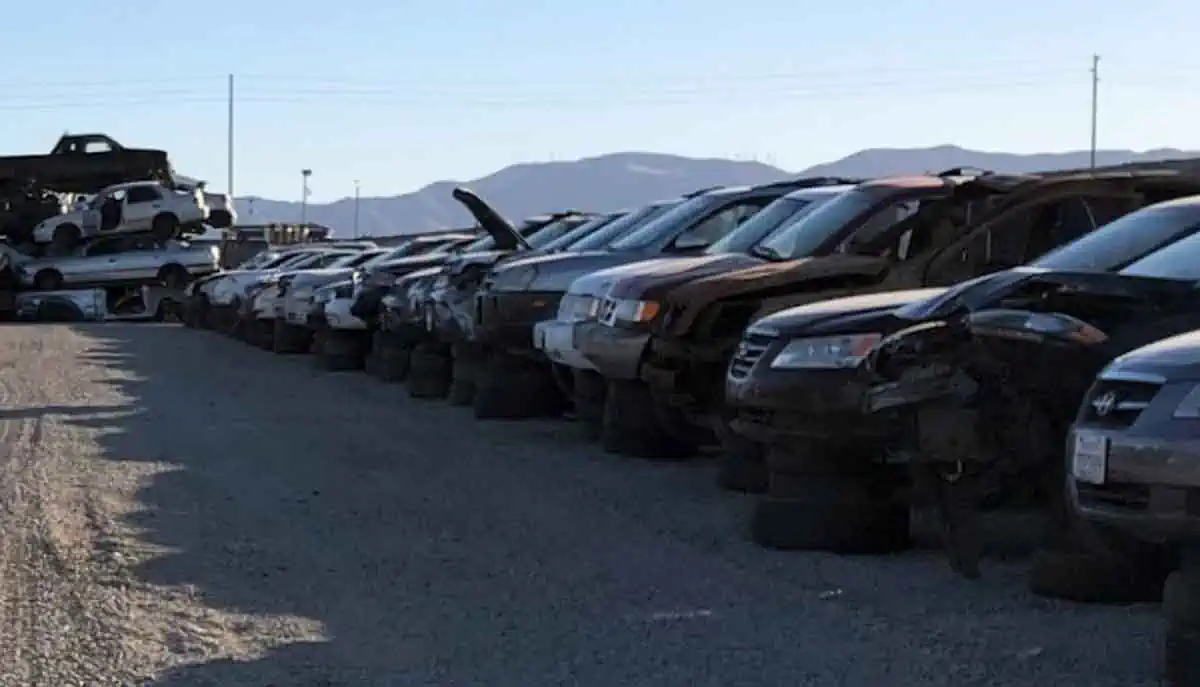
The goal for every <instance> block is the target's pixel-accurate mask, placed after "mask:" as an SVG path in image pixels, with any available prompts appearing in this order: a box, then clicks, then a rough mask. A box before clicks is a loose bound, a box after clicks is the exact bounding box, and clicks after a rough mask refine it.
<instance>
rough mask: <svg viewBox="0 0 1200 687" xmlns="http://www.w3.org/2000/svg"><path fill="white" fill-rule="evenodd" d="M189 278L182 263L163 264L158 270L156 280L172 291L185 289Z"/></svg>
mask: <svg viewBox="0 0 1200 687" xmlns="http://www.w3.org/2000/svg"><path fill="white" fill-rule="evenodd" d="M190 278H191V275H189V274H188V271H187V269H185V268H184V267H183V265H177V264H170V265H163V266H162V267H160V268H159V270H158V280H159V281H160V282H162V284H163V286H165V287H167V288H168V289H172V290H174V291H182V290H184V289H186V288H187V285H188V281H189V280H190Z"/></svg>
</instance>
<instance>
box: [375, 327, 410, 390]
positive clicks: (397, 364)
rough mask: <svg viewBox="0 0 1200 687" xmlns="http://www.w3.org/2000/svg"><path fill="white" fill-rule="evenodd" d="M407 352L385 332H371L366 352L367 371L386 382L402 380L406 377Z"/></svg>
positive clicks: (408, 352) (391, 382) (407, 366)
mask: <svg viewBox="0 0 1200 687" xmlns="http://www.w3.org/2000/svg"><path fill="white" fill-rule="evenodd" d="M409 354H410V351H409V350H408V349H407V348H401V347H400V346H398V345H396V344H395V343H394V342H393V341H392V339H391V337H389V336H388V335H387V334H386V333H385V332H381V331H376V332H373V333H372V334H371V348H370V351H369V352H368V353H367V360H366V368H367V373H368V374H370V375H371V376H372V377H375V378H376V379H378V380H379V381H381V382H385V383H388V384H395V383H398V382H403V381H404V380H405V379H406V378H407V377H408V368H409Z"/></svg>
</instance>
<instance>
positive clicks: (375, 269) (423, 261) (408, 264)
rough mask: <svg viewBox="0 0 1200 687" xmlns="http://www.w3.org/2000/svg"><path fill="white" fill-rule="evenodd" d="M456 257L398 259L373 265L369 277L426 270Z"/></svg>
mask: <svg viewBox="0 0 1200 687" xmlns="http://www.w3.org/2000/svg"><path fill="white" fill-rule="evenodd" d="M454 257H456V256H455V254H454V253H430V254H428V255H410V256H408V257H406V258H396V259H394V260H388V261H386V262H381V263H379V264H378V265H372V266H371V268H370V269H368V270H367V271H366V273H367V275H371V274H376V273H379V272H386V273H388V274H403V273H405V272H410V271H412V270H419V269H424V268H426V267H432V266H433V265H441V264H444V263H445V262H446V261H448V260H450V259H452V258H454Z"/></svg>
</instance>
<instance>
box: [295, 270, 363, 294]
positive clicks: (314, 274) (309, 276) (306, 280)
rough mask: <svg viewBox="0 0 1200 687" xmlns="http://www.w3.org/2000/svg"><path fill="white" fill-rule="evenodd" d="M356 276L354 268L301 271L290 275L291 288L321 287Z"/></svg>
mask: <svg viewBox="0 0 1200 687" xmlns="http://www.w3.org/2000/svg"><path fill="white" fill-rule="evenodd" d="M352 274H354V268H353V267H326V268H324V269H319V270H300V271H298V272H292V273H290V275H289V276H290V277H291V284H290V285H291V288H293V289H294V288H297V287H301V286H307V287H312V286H320V285H321V284H327V283H329V282H331V281H335V280H337V279H343V278H346V277H349V276H350V275H352Z"/></svg>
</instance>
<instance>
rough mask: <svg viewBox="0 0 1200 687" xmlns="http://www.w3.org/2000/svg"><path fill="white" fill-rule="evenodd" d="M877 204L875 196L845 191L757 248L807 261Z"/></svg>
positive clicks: (789, 258) (855, 191) (857, 191)
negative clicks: (805, 258)
mask: <svg viewBox="0 0 1200 687" xmlns="http://www.w3.org/2000/svg"><path fill="white" fill-rule="evenodd" d="M877 201H878V198H877V196H874V195H871V194H869V193H866V192H864V191H859V190H857V189H856V190H852V191H847V192H845V193H842V194H840V195H838V196H837V197H836V198H834V199H833V200H830V201H829V202H827V203H823V204H822V205H821V206H820V207H819V208H816V209H814V210H813V211H812V212H810V213H808V214H807V215H805V216H804V217H803V218H801V219H800V220H799V221H798V222H793V223H792V224H790V225H789V226H788V227H786V228H785V229H784V230H782V231H778V232H776V233H775V234H774V235H773V236H771V237H770V238H769V239H767V240H766V241H763V242H762V244H760V245H761V246H762V247H763V248H764V249H766V250H768V251H770V252H771V253H773V254H776V255H779V256H780V257H782V258H785V259H788V260H792V259H796V258H803V257H807V256H809V255H812V254H813V253H815V252H816V251H817V250H819V249H820V248H821V247H822V246H823V245H825V244H826V243H827V242H829V241H830V240H831V239H833V238H834V237H836V236H838V235H839V234H840V233H841V232H842V230H843V229H844V228H845V227H846V226H847V225H848V224H850V223H851V222H853V221H854V220H855V219H856V218H858V217H859V216H860V215H862V214H863V213H864V212H866V211H867V210H868V209H870V207H871V206H872V205H874V204H875V203H876V202H877Z"/></svg>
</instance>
